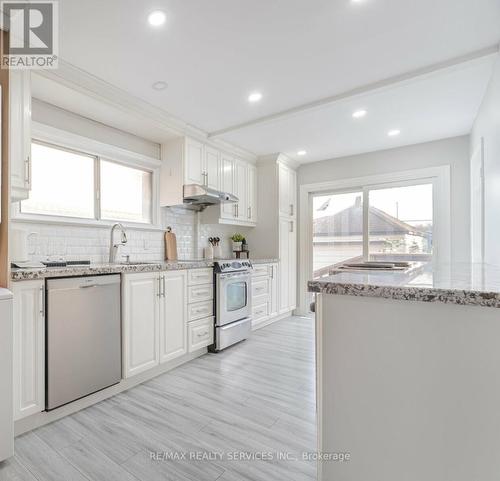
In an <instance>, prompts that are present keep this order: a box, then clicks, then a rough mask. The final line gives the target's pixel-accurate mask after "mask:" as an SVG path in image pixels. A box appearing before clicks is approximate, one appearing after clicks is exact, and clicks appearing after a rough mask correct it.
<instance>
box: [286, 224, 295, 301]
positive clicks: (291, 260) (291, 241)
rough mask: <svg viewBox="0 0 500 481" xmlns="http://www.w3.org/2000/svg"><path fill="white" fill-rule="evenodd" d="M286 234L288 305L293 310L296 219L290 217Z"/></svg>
mask: <svg viewBox="0 0 500 481" xmlns="http://www.w3.org/2000/svg"><path fill="white" fill-rule="evenodd" d="M289 222H290V232H289V235H288V266H289V267H288V275H289V284H288V307H289V309H290V310H293V309H295V308H296V307H297V221H296V220H295V219H291V220H290V221H289Z"/></svg>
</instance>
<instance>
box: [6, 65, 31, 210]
mask: <svg viewBox="0 0 500 481" xmlns="http://www.w3.org/2000/svg"><path fill="white" fill-rule="evenodd" d="M9 75H10V85H9V97H10V99H9V116H10V128H9V154H10V172H11V191H12V192H11V195H12V200H15V201H18V200H23V199H27V198H28V195H29V191H30V189H31V73H30V72H28V71H25V70H11V71H10V72H9Z"/></svg>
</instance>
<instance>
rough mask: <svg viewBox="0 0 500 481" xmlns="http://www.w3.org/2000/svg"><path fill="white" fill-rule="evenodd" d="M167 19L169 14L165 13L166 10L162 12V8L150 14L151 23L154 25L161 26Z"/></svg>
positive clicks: (149, 20)
mask: <svg viewBox="0 0 500 481" xmlns="http://www.w3.org/2000/svg"><path fill="white" fill-rule="evenodd" d="M166 21H167V16H166V15H165V12H162V11H161V10H155V11H154V12H151V13H150V14H149V15H148V22H149V25H152V26H153V27H159V26H160V25H163V24H164V23H165V22H166Z"/></svg>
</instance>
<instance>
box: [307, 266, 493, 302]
mask: <svg viewBox="0 0 500 481" xmlns="http://www.w3.org/2000/svg"><path fill="white" fill-rule="evenodd" d="M308 289H309V292H315V293H323V294H336V295H347V296H363V297H382V298H387V299H397V300H406V301H423V302H443V303H450V304H459V305H470V306H484V307H500V267H498V266H492V265H487V264H467V263H463V264H452V265H450V264H447V265H440V266H431V265H424V266H423V267H422V268H420V269H416V270H414V271H412V272H410V273H402V272H387V271H384V272H376V271H363V272H352V271H351V272H339V273H337V274H333V275H331V276H329V277H325V278H322V279H320V280H314V281H309V283H308Z"/></svg>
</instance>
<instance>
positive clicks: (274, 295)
mask: <svg viewBox="0 0 500 481" xmlns="http://www.w3.org/2000/svg"><path fill="white" fill-rule="evenodd" d="M270 268H271V286H270V287H271V288H270V294H269V317H274V316H277V315H278V298H279V292H278V285H279V284H278V264H271V265H270Z"/></svg>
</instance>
